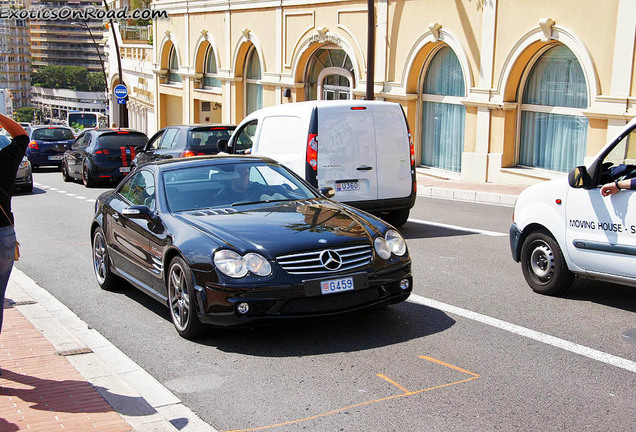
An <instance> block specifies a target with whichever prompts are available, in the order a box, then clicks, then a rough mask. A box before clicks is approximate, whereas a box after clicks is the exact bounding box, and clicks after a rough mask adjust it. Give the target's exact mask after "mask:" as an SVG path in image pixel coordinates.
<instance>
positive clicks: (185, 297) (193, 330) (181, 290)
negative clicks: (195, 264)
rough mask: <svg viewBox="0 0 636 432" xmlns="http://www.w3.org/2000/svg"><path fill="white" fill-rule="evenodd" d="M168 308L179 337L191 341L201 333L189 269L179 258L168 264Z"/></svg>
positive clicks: (201, 326) (201, 325) (201, 328)
mask: <svg viewBox="0 0 636 432" xmlns="http://www.w3.org/2000/svg"><path fill="white" fill-rule="evenodd" d="M167 283H168V307H169V308H170V317H171V318H172V323H173V324H174V327H175V329H176V330H177V333H179V336H181V337H183V338H185V339H193V338H196V337H197V336H199V335H200V334H201V332H202V331H203V324H201V321H199V317H198V316H197V307H196V297H195V295H194V287H193V286H192V285H193V284H192V276H191V272H190V268H189V267H188V265H187V264H186V263H185V261H184V260H183V259H182V258H181V257H175V258H173V259H172V261H171V262H170V266H169V270H168V281H167Z"/></svg>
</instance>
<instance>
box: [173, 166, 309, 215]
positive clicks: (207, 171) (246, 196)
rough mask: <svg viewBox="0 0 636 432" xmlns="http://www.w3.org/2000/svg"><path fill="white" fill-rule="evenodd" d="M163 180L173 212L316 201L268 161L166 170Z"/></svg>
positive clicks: (291, 176)
mask: <svg viewBox="0 0 636 432" xmlns="http://www.w3.org/2000/svg"><path fill="white" fill-rule="evenodd" d="M163 179H164V185H165V191H166V198H167V200H168V206H169V207H170V210H171V211H173V212H177V211H183V210H192V209H201V208H215V207H217V208H218V207H232V206H238V205H241V204H248V203H260V202H274V201H291V200H298V199H312V198H316V194H315V193H314V192H312V190H311V189H310V188H309V187H307V186H306V185H305V184H304V183H303V182H302V181H300V180H298V179H297V178H296V177H294V176H293V175H292V174H290V173H289V172H288V171H287V170H286V169H285V168H283V167H281V166H280V165H277V164H271V163H265V162H254V163H251V162H248V163H245V162H241V163H228V164H219V165H207V166H198V167H183V168H179V169H172V170H169V171H166V172H165V173H164V174H163Z"/></svg>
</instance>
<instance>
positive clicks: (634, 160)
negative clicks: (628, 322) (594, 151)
mask: <svg viewBox="0 0 636 432" xmlns="http://www.w3.org/2000/svg"><path fill="white" fill-rule="evenodd" d="M599 162H603V165H602V166H603V167H604V168H603V172H602V174H601V179H600V180H599V181H598V183H599V184H598V185H597V187H596V188H594V189H591V190H585V189H574V188H570V189H569V190H568V194H567V199H566V201H565V202H566V212H565V214H566V224H567V226H566V230H565V232H566V249H567V253H568V254H569V256H570V258H571V260H572V262H573V263H574V264H575V265H577V266H578V267H580V268H582V269H585V270H586V271H588V272H591V273H594V272H598V273H605V274H611V275H617V276H625V277H632V278H633V277H636V267H635V266H634V258H636V191H634V190H621V191H620V192H618V193H617V194H615V195H610V196H608V197H603V196H601V189H600V187H601V186H602V185H603V184H604V183H608V182H610V181H614V180H621V179H624V178H629V177H633V176H636V165H635V164H636V133H631V134H627V135H626V136H625V137H624V138H623V139H621V140H618V141H617V143H616V144H615V145H614V147H613V148H612V150H611V151H610V152H609V153H608V154H607V156H606V157H604V158H603V159H602V161H599ZM598 166H599V167H600V166H601V165H600V163H599V165H598Z"/></svg>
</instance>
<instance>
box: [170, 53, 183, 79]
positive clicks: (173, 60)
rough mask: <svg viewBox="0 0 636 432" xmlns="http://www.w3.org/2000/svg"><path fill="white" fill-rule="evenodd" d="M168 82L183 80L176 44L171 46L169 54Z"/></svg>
mask: <svg viewBox="0 0 636 432" xmlns="http://www.w3.org/2000/svg"><path fill="white" fill-rule="evenodd" d="M168 82H169V83H180V82H181V75H179V59H178V58H177V50H176V49H175V47H174V45H172V46H171V47H170V55H169V56H168Z"/></svg>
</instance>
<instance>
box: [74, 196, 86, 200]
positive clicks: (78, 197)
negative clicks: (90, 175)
mask: <svg viewBox="0 0 636 432" xmlns="http://www.w3.org/2000/svg"><path fill="white" fill-rule="evenodd" d="M75 199H81V200H85V199H86V197H83V196H81V195H78V196H76V197H75Z"/></svg>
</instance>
